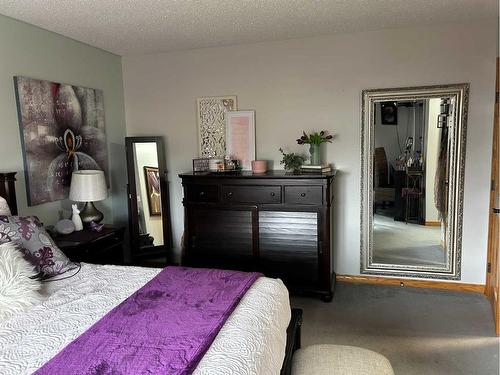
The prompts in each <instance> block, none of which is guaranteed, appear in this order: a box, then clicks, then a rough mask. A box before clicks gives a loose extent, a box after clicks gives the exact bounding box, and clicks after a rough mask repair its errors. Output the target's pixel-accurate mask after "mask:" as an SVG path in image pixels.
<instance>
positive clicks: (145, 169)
mask: <svg viewBox="0 0 500 375" xmlns="http://www.w3.org/2000/svg"><path fill="white" fill-rule="evenodd" d="M125 150H126V156H127V173H128V185H127V187H128V209H129V233H130V256H129V257H128V258H129V259H126V261H127V263H129V264H134V265H150V266H160V267H161V266H165V265H167V264H169V263H170V261H171V259H170V255H171V249H172V231H171V221H170V202H169V191H168V181H167V168H166V159H165V146H164V142H163V138H162V137H126V138H125Z"/></svg>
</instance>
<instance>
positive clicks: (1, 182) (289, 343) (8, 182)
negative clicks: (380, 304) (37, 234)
mask: <svg viewBox="0 0 500 375" xmlns="http://www.w3.org/2000/svg"><path fill="white" fill-rule="evenodd" d="M15 182H16V172H10V173H0V196H1V197H3V198H4V199H5V200H6V201H7V203H8V204H9V207H10V210H11V211H12V214H13V215H17V213H18V212H17V200H16V187H15ZM301 326H302V310H301V309H292V318H291V319H290V324H289V325H288V328H287V331H286V336H287V337H286V347H285V359H284V361H283V367H282V368H281V372H280V375H290V374H291V372H292V357H293V353H294V352H295V351H296V350H297V349H300V335H301Z"/></svg>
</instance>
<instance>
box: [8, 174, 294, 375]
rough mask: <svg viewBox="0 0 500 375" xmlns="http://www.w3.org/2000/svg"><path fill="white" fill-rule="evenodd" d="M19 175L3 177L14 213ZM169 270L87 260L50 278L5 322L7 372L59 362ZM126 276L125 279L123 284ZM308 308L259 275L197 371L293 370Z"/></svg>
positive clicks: (277, 283)
mask: <svg viewBox="0 0 500 375" xmlns="http://www.w3.org/2000/svg"><path fill="white" fill-rule="evenodd" d="M14 182H15V174H12V173H10V174H0V196H2V197H4V198H5V199H6V200H7V202H8V203H9V205H10V206H11V210H12V211H13V214H15V212H16V211H17V205H16V202H15V189H14ZM161 272H162V271H161V269H156V268H142V267H131V266H111V265H104V266H103V265H92V264H86V263H83V264H82V267H81V270H80V272H78V273H77V274H76V275H74V276H73V277H71V278H68V279H62V280H58V281H54V282H46V283H44V285H43V289H42V293H43V295H44V297H45V299H44V301H43V302H42V303H41V304H39V305H36V306H34V307H33V308H30V309H29V310H27V311H25V312H23V313H22V314H19V315H17V316H15V317H13V318H11V319H8V320H6V321H4V322H0V373H2V374H23V373H26V374H29V373H32V372H34V371H35V370H37V369H39V368H40V367H41V366H43V365H44V364H45V363H46V362H47V361H49V360H51V358H53V357H54V356H55V355H56V354H57V353H59V352H60V351H61V350H63V349H64V348H65V347H66V346H67V345H68V344H70V343H71V342H72V341H74V340H75V339H76V338H78V337H79V336H80V335H81V334H82V333H84V332H86V331H87V329H88V328H89V327H91V326H93V325H94V323H96V322H98V321H99V320H100V319H101V318H102V317H103V316H105V315H106V314H107V313H108V312H109V311H110V310H112V309H113V308H115V306H117V305H120V303H121V302H122V301H124V300H125V299H127V297H129V296H130V295H131V294H132V293H134V292H135V291H136V290H138V289H139V288H141V287H142V286H143V285H144V284H146V283H148V281H150V280H151V279H154V278H155V277H156V276H157V275H158V274H159V273H161ZM116 280H119V282H116ZM301 322H302V312H301V311H300V310H295V309H290V304H289V298H288V291H287V289H286V287H285V286H284V285H283V283H282V282H281V281H280V280H277V279H270V278H266V277H260V278H258V279H257V280H256V281H255V282H254V283H253V285H252V286H251V287H250V288H249V289H248V291H247V292H246V294H244V296H243V297H242V298H241V301H240V302H239V303H238V304H237V306H236V308H235V309H234V311H232V313H231V315H230V316H229V317H228V318H227V320H226V321H225V323H224V324H223V326H222V328H220V331H219V332H218V334H217V336H216V337H215V339H214V340H213V342H212V343H211V345H210V347H209V348H208V350H207V351H206V352H205V354H204V355H203V357H202V358H201V360H200V361H199V363H198V364H197V366H196V368H195V369H194V371H193V372H192V373H193V374H198V375H208V374H266V375H267V374H278V373H281V374H289V373H290V366H291V358H292V355H293V352H294V351H295V350H296V349H298V348H299V347H300V325H301Z"/></svg>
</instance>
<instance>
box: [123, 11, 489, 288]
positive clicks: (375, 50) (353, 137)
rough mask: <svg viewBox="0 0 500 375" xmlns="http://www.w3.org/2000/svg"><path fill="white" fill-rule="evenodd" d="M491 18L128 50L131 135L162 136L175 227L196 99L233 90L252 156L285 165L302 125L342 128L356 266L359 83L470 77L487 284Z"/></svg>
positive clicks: (476, 229) (347, 248) (473, 271)
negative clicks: (252, 136)
mask: <svg viewBox="0 0 500 375" xmlns="http://www.w3.org/2000/svg"><path fill="white" fill-rule="evenodd" d="M495 38H496V22H495V20H491V21H488V22H487V21H483V22H476V23H464V24H454V25H441V26H438V27H435V28H432V27H422V28H408V29H393V30H383V31H377V32H364V33H356V34H344V35H334V36H321V37H315V38H307V39H297V40H288V41H281V42H269V43H258V44H252V45H239V46H231V47H223V48H207V49H198V50H191V51H181V52H173V53H165V54H157V55H149V56H137V57H124V58H123V59H122V63H123V76H124V88H125V107H126V121H127V133H128V135H130V136H132V135H163V136H165V139H166V149H167V151H166V152H167V164H168V170H169V179H170V191H171V198H170V199H171V207H172V218H173V234H174V240H175V242H174V243H175V245H176V247H177V248H179V244H180V238H181V236H182V232H183V208H182V203H181V202H182V190H181V183H180V179H179V178H178V174H179V173H180V172H183V171H189V170H190V169H191V165H192V164H191V159H192V158H193V157H195V156H197V155H198V149H197V131H196V98H197V97H200V96H210V95H229V94H233V95H237V96H238V107H239V109H255V110H256V133H257V134H256V137H257V138H256V139H257V158H259V159H270V160H273V161H274V167H275V168H279V163H278V162H279V158H280V156H279V153H278V148H279V147H285V148H286V149H289V150H298V151H304V152H305V151H306V150H305V148H304V147H301V146H298V145H296V144H295V139H296V138H297V137H298V136H299V135H300V134H301V132H302V130H306V131H311V130H320V129H328V130H330V131H331V132H333V133H335V134H336V135H337V137H336V139H335V141H334V142H333V144H331V145H327V146H326V147H325V149H326V160H327V161H328V162H333V163H334V164H335V166H336V167H337V168H339V169H340V173H339V174H338V178H337V179H336V182H335V192H336V206H335V209H334V220H335V222H336V224H335V237H334V248H335V262H336V263H335V270H336V272H337V273H339V274H350V275H357V274H359V271H360V266H359V263H360V251H359V245H360V233H359V220H360V213H359V212H360V194H359V191H360V182H359V178H360V117H361V116H360V104H361V103H360V99H361V95H360V93H361V90H363V89H368V88H380V87H402V86H418V85H432V84H444V83H458V82H470V83H471V97H470V108H469V110H470V111H469V131H468V144H467V171H466V181H465V203H464V209H465V214H464V237H463V258H462V259H463V268H462V281H464V282H471V283H484V281H485V264H486V237H487V207H488V188H489V173H490V158H491V134H492V124H493V100H494V81H495V57H496V39H495Z"/></svg>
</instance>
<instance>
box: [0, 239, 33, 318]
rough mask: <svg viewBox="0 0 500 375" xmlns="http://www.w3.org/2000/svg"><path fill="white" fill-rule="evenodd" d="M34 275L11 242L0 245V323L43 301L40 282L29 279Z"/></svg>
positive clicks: (31, 268) (28, 263)
mask: <svg viewBox="0 0 500 375" xmlns="http://www.w3.org/2000/svg"><path fill="white" fill-rule="evenodd" d="M36 273H37V272H36V271H35V269H34V267H33V266H32V265H31V263H30V262H28V261H27V260H26V259H24V257H23V254H22V253H21V252H20V251H19V250H18V249H17V246H16V245H15V244H14V243H13V242H7V243H4V244H1V245H0V321H3V320H7V319H9V318H11V317H12V316H14V315H16V314H18V313H20V312H23V311H25V310H27V309H28V308H29V307H31V306H34V305H36V304H39V303H40V302H41V301H42V300H43V297H42V295H41V294H40V292H39V290H40V287H41V282H40V281H39V280H37V279H30V277H31V276H34V275H36Z"/></svg>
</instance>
